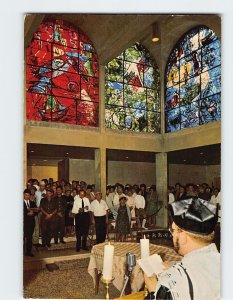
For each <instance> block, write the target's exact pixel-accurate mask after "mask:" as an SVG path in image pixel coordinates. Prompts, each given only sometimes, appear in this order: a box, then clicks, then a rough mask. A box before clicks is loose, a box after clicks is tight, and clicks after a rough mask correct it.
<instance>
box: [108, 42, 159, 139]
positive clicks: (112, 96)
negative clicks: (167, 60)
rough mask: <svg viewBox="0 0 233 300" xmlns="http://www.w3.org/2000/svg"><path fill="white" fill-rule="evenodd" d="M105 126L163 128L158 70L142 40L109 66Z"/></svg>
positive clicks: (144, 130)
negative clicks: (161, 125) (141, 42)
mask: <svg viewBox="0 0 233 300" xmlns="http://www.w3.org/2000/svg"><path fill="white" fill-rule="evenodd" d="M105 74H106V82H105V86H106V89H105V91H106V102H105V123H106V127H109V128H112V129H119V130H131V131H137V132H157V133H159V132H160V78H159V70H158V67H157V65H156V64H155V62H154V60H153V59H152V57H151V55H150V53H149V51H148V50H147V49H146V48H144V47H143V46H142V45H140V44H139V43H136V44H135V45H134V46H132V47H130V48H128V49H127V50H125V51H124V52H123V53H121V54H120V55H119V56H117V57H116V58H115V59H113V60H112V61H111V62H109V63H108V65H107V66H106V71H105Z"/></svg>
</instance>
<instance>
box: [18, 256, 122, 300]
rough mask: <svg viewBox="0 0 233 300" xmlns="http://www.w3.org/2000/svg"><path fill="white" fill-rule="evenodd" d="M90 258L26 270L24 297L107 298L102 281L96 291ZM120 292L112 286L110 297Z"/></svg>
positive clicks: (114, 296) (118, 294) (117, 295)
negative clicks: (52, 269)
mask: <svg viewBox="0 0 233 300" xmlns="http://www.w3.org/2000/svg"><path fill="white" fill-rule="evenodd" d="M88 263H89V259H88V258H85V259H81V258H79V259H72V260H69V261H67V262H64V261H62V262H57V263H56V265H57V266H58V268H57V269H56V270H55V271H53V272H50V271H48V269H41V270H31V271H25V272H24V295H23V296H24V298H36V299H105V293H106V290H105V286H104V284H103V283H102V282H100V287H99V293H98V294H97V295H96V294H95V291H94V285H93V279H92V277H91V276H90V275H89V274H88V272H87V267H88ZM119 296H120V292H119V291H118V290H117V289H116V288H115V287H114V286H113V285H111V286H110V297H111V298H116V297H119Z"/></svg>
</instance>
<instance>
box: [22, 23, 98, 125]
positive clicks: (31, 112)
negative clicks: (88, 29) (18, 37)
mask: <svg viewBox="0 0 233 300" xmlns="http://www.w3.org/2000/svg"><path fill="white" fill-rule="evenodd" d="M59 62H60V64H59ZM26 111H27V119H28V120H34V121H45V122H56V123H57V122H58V123H64V124H73V125H83V126H92V127H97V126H98V123H99V65H98V56H97V53H96V51H95V49H94V46H93V44H92V42H91V41H90V40H89V38H88V37H87V36H86V35H85V34H84V33H83V32H82V31H81V30H80V29H79V28H76V27H75V26H74V25H73V24H71V23H69V22H66V21H63V20H61V19H52V18H46V19H45V20H44V21H43V22H42V23H41V24H40V25H39V26H38V28H37V30H36V31H35V33H34V36H33V38H32V41H31V42H30V44H29V46H28V47H27V49H26Z"/></svg>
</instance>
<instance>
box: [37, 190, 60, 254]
mask: <svg viewBox="0 0 233 300" xmlns="http://www.w3.org/2000/svg"><path fill="white" fill-rule="evenodd" d="M40 210H41V218H40V221H41V234H42V246H47V247H48V248H50V247H51V244H50V242H51V239H52V237H54V235H55V230H56V213H57V203H56V200H55V199H54V198H53V190H52V189H51V190H47V194H46V197H45V198H42V200H41V202H40Z"/></svg>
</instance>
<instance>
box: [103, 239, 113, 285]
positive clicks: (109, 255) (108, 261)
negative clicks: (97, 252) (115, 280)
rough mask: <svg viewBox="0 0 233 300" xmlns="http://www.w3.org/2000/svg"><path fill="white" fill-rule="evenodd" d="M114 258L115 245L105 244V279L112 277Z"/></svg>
mask: <svg viewBox="0 0 233 300" xmlns="http://www.w3.org/2000/svg"><path fill="white" fill-rule="evenodd" d="M113 258H114V246H113V245H110V243H109V244H108V245H105V246H104V263H103V273H102V274H103V279H106V280H111V279H112V267H113Z"/></svg>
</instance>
